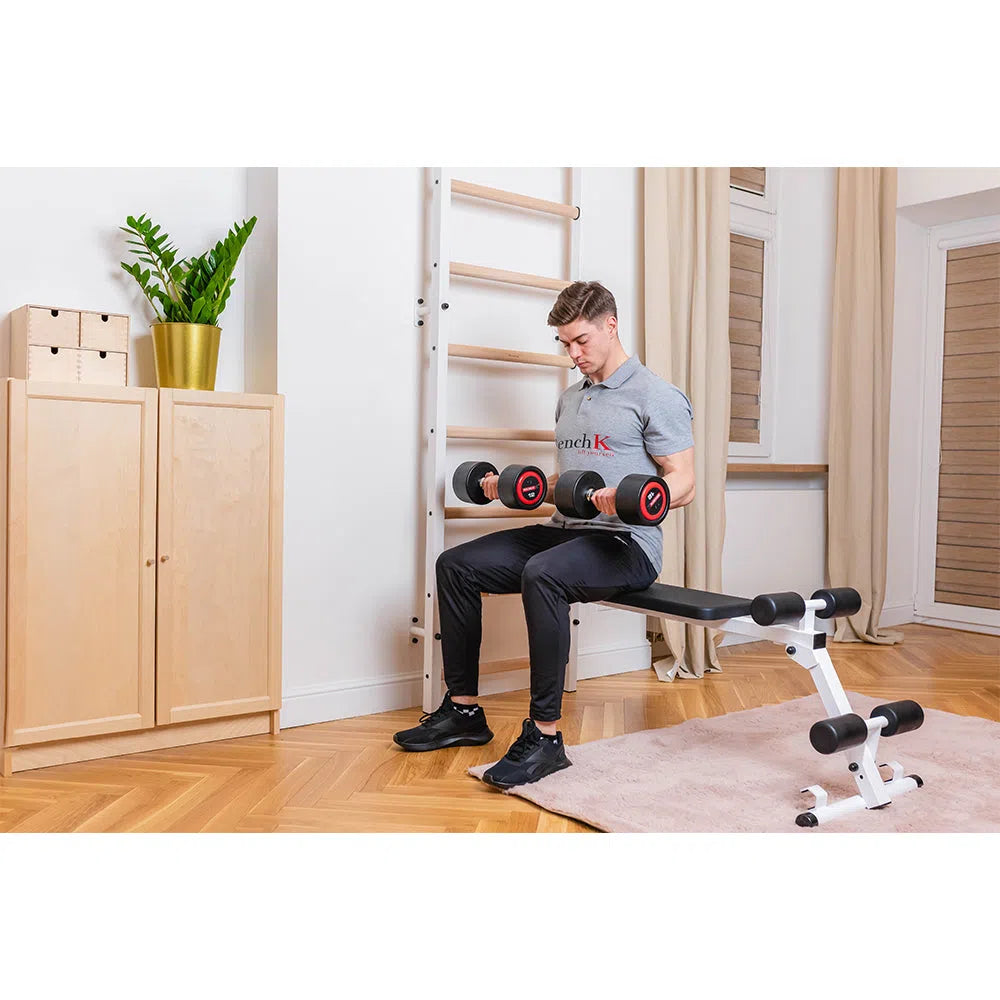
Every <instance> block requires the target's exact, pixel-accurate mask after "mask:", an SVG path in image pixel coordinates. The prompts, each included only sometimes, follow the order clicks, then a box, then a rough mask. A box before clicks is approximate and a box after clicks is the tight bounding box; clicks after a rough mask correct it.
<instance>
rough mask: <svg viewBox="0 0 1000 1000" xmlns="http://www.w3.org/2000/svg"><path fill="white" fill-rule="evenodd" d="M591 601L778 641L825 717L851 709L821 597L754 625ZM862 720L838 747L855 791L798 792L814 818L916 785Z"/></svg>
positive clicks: (875, 727)
mask: <svg viewBox="0 0 1000 1000" xmlns="http://www.w3.org/2000/svg"><path fill="white" fill-rule="evenodd" d="M594 603H596V604H603V605H604V606H605V607H608V608H619V609H621V610H623V611H636V612H638V613H640V614H644V615H648V616H653V617H657V618H669V619H671V620H672V621H679V622H684V623H685V624H689V625H700V626H702V627H703V628H714V629H718V630H719V631H720V632H729V633H732V634H735V635H745V636H750V637H752V638H754V639H766V640H767V641H768V642H774V643H777V644H778V645H779V646H783V647H784V648H785V653H786V654H787V655H788V656H789V657H790V658H791V659H792V660H794V661H795V662H796V663H798V664H799V666H802V667H805V668H806V669H807V670H808V671H809V675H810V676H811V677H812V679H813V683H814V684H815V685H816V690H817V691H818V692H819V695H820V698H821V699H822V700H823V706H824V708H825V709H826V713H827V717H834V716H838V715H848V714H851V713H853V711H854V710H853V709H852V708H851V703H850V702H849V701H848V699H847V695H846V693H845V692H844V688H843V687H842V685H841V683H840V678H839V677H838V676H837V670H836V668H835V667H834V665H833V660H832V659H831V658H830V654H829V652H828V651H827V649H826V633H825V632H823V631H822V630H817V628H816V612H817V611H818V610H822V609H823V608H825V607H826V602H825V601H823V600H818V599H817V600H809V601H806V602H805V605H806V611H805V614H804V615H803V616H802V618H801V619H800V620H799V621H797V622H794V623H791V624H780V625H758V624H757V622H755V621H754V620H753V619H752V618H751V617H750V616H749V615H745V616H741V617H738V618H723V619H719V620H715V621H713V620H707V621H706V620H702V619H697V618H684V617H682V616H680V615H671V614H665V613H663V612H661V611H651V610H649V609H647V608H640V607H636V606H635V605H630V604H624V603H619V602H617V601H595V602H594ZM577 609H578V606H575V605H574V607H573V611H574V612H575V611H576V610H577ZM579 620H580V619H579V615H578V614H573V616H572V617H571V624H570V647H569V648H570V652H569V662H568V664H567V666H566V682H565V685H564V688H565V690H566V691H575V690H576V682H577V672H578V664H579V655H580V653H579V641H578V635H579V631H580V628H579V625H575V624H573V622H579ZM817 721H819V720H817ZM864 721H865V723H866V724H867V726H868V738H867V740H865V742H864V743H863V744H861V745H859V746H855V747H850V748H848V749H846V750H842V751H839V752H840V753H843V754H844V755H845V756H846V758H847V762H848V768H849V770H850V771H851V773H852V775H853V777H854V781H855V784H856V785H857V787H858V794H857V795H854V796H852V797H851V798H848V799H842V800H841V801H839V802H834V803H830V802H829V796H828V795H827V792H826V790H825V789H824V788H823V787H822V786H820V785H809V786H808V787H807V788H803V789H802V792H803V793H807V792H808V793H811V794H812V795H813V796H814V798H815V804H814V805H813V806H812V808H810V809H808V810H806V811H807V812H809V813H812V814H813V815H814V816H815V817H816V820H817V822H818V823H827V822H829V821H830V820H832V819H836V818H837V817H838V816H844V815H847V814H849V813H853V812H857V811H859V810H861V809H881V808H882V807H883V806H886V805H888V804H889V803H890V802H891V801H892V800H893V799H894V798H897V797H898V796H900V795H904V794H905V793H906V792H911V791H913V790H914V789H915V788H918V787H920V785H919V784H918V780H917V779H916V778H915V777H912V776H906V775H904V773H903V767H902V765H901V764H900V763H899V762H898V761H889V762H888V763H884V764H879V763H878V762H877V759H876V755H877V750H878V740H879V735H880V734H881V731H882V729H883V727H884V726H886V725H888V722H887V720H886V719H884V718H881V717H876V718H874V719H866V720H864ZM854 765H857V766H856V767H855V766H854ZM882 767H888V768H890V769H891V771H892V777H891V779H890V780H889V781H883V780H882V774H881V771H880V768H882ZM800 825H802V824H800Z"/></svg>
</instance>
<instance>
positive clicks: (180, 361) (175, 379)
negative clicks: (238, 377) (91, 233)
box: [121, 215, 257, 389]
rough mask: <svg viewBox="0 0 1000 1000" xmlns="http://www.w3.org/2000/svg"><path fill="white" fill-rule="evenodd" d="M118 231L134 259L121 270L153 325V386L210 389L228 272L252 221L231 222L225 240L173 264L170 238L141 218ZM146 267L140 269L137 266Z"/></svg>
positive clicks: (174, 254)
mask: <svg viewBox="0 0 1000 1000" xmlns="http://www.w3.org/2000/svg"><path fill="white" fill-rule="evenodd" d="M125 221H126V223H127V225H125V226H122V227H121V229H122V231H123V232H126V233H128V234H129V235H130V236H132V237H133V238H132V239H130V240H128V243H129V245H130V246H132V247H133V248H134V249H133V250H132V253H133V254H134V255H135V256H136V257H137V258H138V261H136V263H134V264H131V265H130V264H126V263H125V262H124V261H122V262H121V265H122V267H123V268H124V269H125V270H126V271H128V273H129V274H131V275H132V277H133V278H135V280H136V281H137V282H138V283H139V287H140V288H141V289H142V292H143V294H144V295H145V296H146V298H147V299H148V300H149V303H150V305H151V306H152V307H153V311H154V312H155V313H156V318H157V320H158V322H156V323H153V324H152V325H151V330H152V334H153V358H154V362H155V364H156V382H157V384H158V385H160V386H162V387H164V388H171V389H214V388H215V370H216V366H217V364H218V360H219V339H220V337H221V335H222V330H221V329H220V327H219V326H218V325H217V321H218V318H219V316H220V314H221V313H222V310H223V309H225V307H226V302H227V300H228V299H229V294H230V292H232V290H233V285H234V284H235V282H234V280H233V271H234V269H235V268H236V262H237V261H238V260H239V256H240V253H241V252H242V251H243V247H244V246H245V245H246V242H247V240H248V239H249V238H250V234H251V233H252V232H253V227H254V226H255V225H256V223H257V217H256V216H254V217H253V218H252V219H250V220H249V222H248V221H246V220H244V221H243V224H242V225H240V224H239V223H234V224H233V228H232V229H230V230H229V232H228V233H227V234H226V238H225V239H224V240H222V242H220V243H216V244H215V247H214V249H212V250H209V251H208V252H207V253H204V254H202V255H201V256H200V257H190V258H188V259H186V260H184V259H181V260H178V259H177V248H176V247H175V246H172V245H171V243H170V237H169V236H168V235H167V234H166V233H165V232H160V227H159V226H154V225H153V221H152V220H151V219H148V218H147V217H146V216H145V215H140V216H139V217H138V218H133V217H132V216H131V215H129V216H128V217H127V218H126V219H125ZM143 264H147V265H149V266H148V267H147V268H146V269H145V270H143V268H142V265H143Z"/></svg>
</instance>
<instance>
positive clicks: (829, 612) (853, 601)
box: [811, 587, 861, 618]
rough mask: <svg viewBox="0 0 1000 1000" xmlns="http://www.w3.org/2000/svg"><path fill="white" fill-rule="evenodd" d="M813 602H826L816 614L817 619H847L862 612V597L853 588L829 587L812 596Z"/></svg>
mask: <svg viewBox="0 0 1000 1000" xmlns="http://www.w3.org/2000/svg"><path fill="white" fill-rule="evenodd" d="M811 600H813V601H826V607H825V608H820V609H819V610H818V611H817V612H816V617H817V618H845V617H846V616H847V615H856V614H857V613H858V612H859V611H860V610H861V595H860V594H859V593H858V592H857V591H856V590H855V589H854V588H853V587H827V588H826V589H825V590H817V591H816V593H815V594H813V595H812V598H811Z"/></svg>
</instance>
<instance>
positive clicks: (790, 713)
mask: <svg viewBox="0 0 1000 1000" xmlns="http://www.w3.org/2000/svg"><path fill="white" fill-rule="evenodd" d="M848 697H849V698H850V701H851V706H852V708H853V709H854V711H855V712H857V713H858V714H859V715H861V716H862V717H864V718H867V717H868V716H869V714H870V712H871V710H872V709H873V708H874V707H875V706H876V705H880V704H883V703H884V702H886V701H887V700H889V699H885V698H883V699H875V698H868V697H866V696H865V695H860V694H855V693H854V692H848ZM824 718H826V712H825V710H824V708H823V703H822V702H821V701H820V697H819V695H818V694H816V695H811V696H810V697H808V698H799V699H796V700H794V701H788V702H784V703H782V704H780V705H767V706H764V707H763V708H753V709H748V710H747V711H743V712H732V713H730V714H728V715H722V716H716V717H715V718H711V719H689V720H688V721H686V722H682V723H680V724H679V725H676V726H670V727H668V728H666V729H649V730H646V731H644V732H638V733H629V734H627V735H625V736H615V737H612V738H611V739H606V740H595V741H594V742H592V743H582V744H580V745H578V746H567V748H566V753H567V756H568V757H569V759H570V760H571V761H572V762H573V766H572V767H568V768H566V770H564V771H559V772H557V773H556V774H551V775H549V776H548V777H547V778H542V780H541V781H536V782H535V783H534V784H531V785H520V786H518V787H517V788H515V789H511V790H510V791H508V792H505V793H504V794H507V795H519V796H521V797H522V798H524V799H527V800H528V801H530V802H534V803H536V804H537V805H539V806H541V807H542V808H543V809H548V810H549V811H550V812H554V813H559V814H561V815H563V816H570V817H572V818H573V819H578V820H581V821H582V822H584V823H587V824H589V825H590V826H593V827H596V828H597V829H598V830H604V831H607V832H609V833H720V832H723V833H743V832H752V833H770V832H776V833H780V832H798V833H812V834H816V833H824V832H835V831H840V832H843V833H903V832H914V833H965V832H986V831H988V832H995V831H998V830H1000V723H996V722H990V721H988V720H986V719H979V718H972V717H968V716H964V715H954V714H952V713H951V712H941V711H937V710H936V709H932V708H930V709H929V708H925V709H924V724H923V726H921V728H920V729H918V730H915V731H914V732H911V733H904V734H902V735H900V736H894V737H891V738H890V739H883V740H880V741H879V757H878V759H879V762H880V763H882V762H886V761H890V760H898V761H899V762H900V763H901V764H902V765H903V769H904V772H905V773H906V774H917V775H919V776H920V777H921V778H923V780H924V787H923V788H918V789H916V790H914V791H912V792H907V793H906V794H905V795H903V796H901V797H900V798H898V799H896V800H895V801H894V802H893V803H892V804H891V805H889V806H887V807H886V808H885V809H877V810H864V811H861V812H857V813H853V814H851V815H848V816H844V817H841V818H839V819H836V820H833V821H831V822H829V823H827V824H824V825H822V826H819V827H817V828H814V829H803V828H801V827H797V826H796V825H795V817H796V816H797V815H798V814H799V813H800V812H804V811H805V810H806V809H808V808H809V807H810V806H811V805H813V802H814V800H813V797H812V796H811V795H801V794H799V789H801V788H805V787H806V786H807V785H814V784H816V785H822V786H823V787H824V788H825V789H826V790H827V792H828V793H829V796H830V802H835V801H838V800H839V799H841V798H844V797H848V796H851V795H855V794H856V793H857V786H856V784H855V782H854V778H853V777H852V776H851V775H850V774H849V773H848V771H847V764H846V761H845V758H844V755H843V754H842V753H838V754H833V755H830V756H823V755H822V754H818V753H817V752H816V751H815V750H813V748H812V746H811V745H810V743H809V727H810V726H811V725H812V724H813V723H814V722H817V721H819V720H820V719H824ZM490 766H491V765H490V764H483V765H480V766H478V767H472V768H469V773H470V774H472V775H474V776H475V777H477V778H479V777H481V776H482V773H483V772H484V771H485V770H486V769H487V768H488V767H490ZM884 771H885V774H886V777H888V771H887V770H885V769H884Z"/></svg>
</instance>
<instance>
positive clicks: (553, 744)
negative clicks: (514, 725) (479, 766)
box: [483, 719, 573, 788]
mask: <svg viewBox="0 0 1000 1000" xmlns="http://www.w3.org/2000/svg"><path fill="white" fill-rule="evenodd" d="M572 763H573V762H572V761H571V760H570V759H569V758H568V757H567V756H566V748H565V747H564V746H563V738H562V733H556V735H555V739H553V738H552V737H549V736H544V735H543V734H542V732H541V730H540V729H539V728H538V726H536V725H535V724H534V722H532V721H531V719H525V720H524V722H523V723H522V725H521V735H520V736H518V738H517V739H516V740H515V741H514V743H513V745H512V746H511V748H510V749H509V750H508V751H507V753H506V754H505V755H504V757H503V759H502V760H498V761H497V762H496V763H495V764H494V765H493V766H492V767H491V768H490V769H489V770H488V771H486V772H485V774H483V781H485V782H486V783H487V784H488V785H493V786H494V787H495V788H512V787H513V786H514V785H528V784H531V782H533V781H538V779H539V778H544V777H545V776H546V775H547V774H553V773H554V772H556V771H561V770H562V769H563V768H565V767H569V766H570V765H571V764H572Z"/></svg>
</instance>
